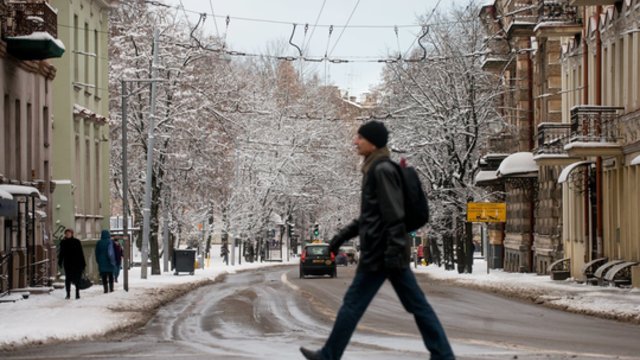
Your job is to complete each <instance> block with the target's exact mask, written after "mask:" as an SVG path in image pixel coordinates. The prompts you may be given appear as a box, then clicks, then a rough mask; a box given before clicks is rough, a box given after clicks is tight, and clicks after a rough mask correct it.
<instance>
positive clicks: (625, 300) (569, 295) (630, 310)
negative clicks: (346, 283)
mask: <svg viewBox="0 0 640 360" xmlns="http://www.w3.org/2000/svg"><path fill="white" fill-rule="evenodd" d="M416 272H417V273H424V274H426V275H428V276H429V277H430V278H432V279H434V280H438V281H447V282H451V283H454V284H456V285H460V286H465V287H473V288H477V289H481V290H485V291H490V292H494V293H497V294H500V295H505V296H509V297H513V298H518V299H524V300H528V301H532V302H535V303H537V304H542V305H545V306H549V307H553V308H557V309H561V310H565V311H570V312H574V313H580V314H587V315H593V316H598V317H602V318H606V319H614V320H619V321H626V322H631V323H635V324H640V290H638V289H621V288H616V287H603V286H591V285H585V284H578V283H576V282H574V281H573V280H570V279H569V280H565V281H553V280H551V278H550V277H549V276H548V275H536V274H521V273H507V272H504V271H502V270H490V273H489V274H487V266H486V262H485V261H484V260H481V259H475V261H474V266H473V273H472V274H458V272H457V271H456V270H453V271H446V270H444V268H441V267H437V266H436V265H429V266H426V267H425V266H419V267H418V269H417V270H416Z"/></svg>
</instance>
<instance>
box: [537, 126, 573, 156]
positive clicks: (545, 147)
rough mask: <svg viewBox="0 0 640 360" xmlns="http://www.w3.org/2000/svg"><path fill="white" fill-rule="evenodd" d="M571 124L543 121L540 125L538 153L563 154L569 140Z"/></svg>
mask: <svg viewBox="0 0 640 360" xmlns="http://www.w3.org/2000/svg"><path fill="white" fill-rule="evenodd" d="M570 135H571V124H561V123H542V124H540V125H538V147H537V148H536V150H535V153H536V154H563V153H565V152H566V151H565V150H564V145H565V144H566V143H567V142H568V141H569V137H570Z"/></svg>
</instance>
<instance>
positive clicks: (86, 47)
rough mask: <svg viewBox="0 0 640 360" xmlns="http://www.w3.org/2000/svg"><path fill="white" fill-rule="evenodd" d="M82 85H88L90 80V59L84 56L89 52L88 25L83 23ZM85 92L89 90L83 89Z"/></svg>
mask: <svg viewBox="0 0 640 360" xmlns="http://www.w3.org/2000/svg"><path fill="white" fill-rule="evenodd" d="M84 52H85V55H84V83H85V84H89V83H90V80H89V61H90V60H91V57H90V56H88V55H86V54H88V53H89V52H90V50H89V24H88V23H84ZM84 90H85V91H88V90H89V88H88V87H85V89H84Z"/></svg>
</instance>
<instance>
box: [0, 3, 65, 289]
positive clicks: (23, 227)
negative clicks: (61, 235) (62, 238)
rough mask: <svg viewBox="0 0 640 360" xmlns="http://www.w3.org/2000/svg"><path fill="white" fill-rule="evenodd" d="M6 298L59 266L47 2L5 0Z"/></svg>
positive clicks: (1, 215)
mask: <svg viewBox="0 0 640 360" xmlns="http://www.w3.org/2000/svg"><path fill="white" fill-rule="evenodd" d="M0 22H1V24H2V26H1V32H2V38H1V39H0V68H1V69H2V70H1V71H0V93H1V94H2V97H1V98H0V102H1V105H2V106H1V107H0V109H1V110H2V112H3V114H2V117H1V118H0V144H1V145H0V154H1V155H0V295H4V294H6V293H7V292H9V291H10V290H15V289H18V288H24V287H28V286H41V285H48V284H49V283H50V281H51V275H52V273H53V269H52V265H53V264H55V248H54V246H53V244H52V243H51V241H50V239H51V236H50V235H51V227H50V222H49V219H50V217H51V203H50V201H49V199H50V194H51V192H52V191H53V186H52V183H51V151H52V148H51V140H52V136H51V128H52V118H51V115H52V104H53V101H52V97H53V94H52V92H53V89H52V81H53V80H54V78H55V75H56V68H55V67H54V66H53V65H51V64H50V63H49V62H48V61H47V60H46V59H50V58H54V57H59V56H61V55H62V53H63V52H64V44H62V43H61V42H60V41H59V40H57V39H56V37H57V23H56V10H55V9H54V8H53V7H51V5H50V4H49V3H48V2H47V1H44V0H33V1H21V2H17V1H3V2H2V3H0Z"/></svg>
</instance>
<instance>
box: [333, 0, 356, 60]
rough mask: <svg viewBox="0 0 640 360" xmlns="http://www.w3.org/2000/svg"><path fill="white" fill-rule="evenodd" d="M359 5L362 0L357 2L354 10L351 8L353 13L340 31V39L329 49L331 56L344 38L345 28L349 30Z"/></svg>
mask: <svg viewBox="0 0 640 360" xmlns="http://www.w3.org/2000/svg"><path fill="white" fill-rule="evenodd" d="M358 5H360V0H358V1H357V2H356V5H355V6H354V7H353V10H351V14H349V17H348V18H347V22H346V23H345V25H344V27H343V28H342V31H341V32H340V35H338V39H336V42H335V43H334V44H333V47H332V48H331V51H329V56H331V54H333V50H335V49H336V46H338V43H339V42H340V39H342V35H343V34H344V32H345V30H347V27H348V26H349V23H350V22H351V18H352V17H353V14H354V13H355V12H356V9H357V8H358Z"/></svg>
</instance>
